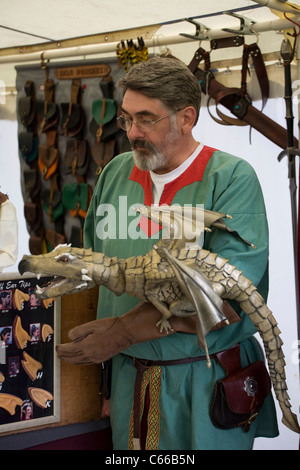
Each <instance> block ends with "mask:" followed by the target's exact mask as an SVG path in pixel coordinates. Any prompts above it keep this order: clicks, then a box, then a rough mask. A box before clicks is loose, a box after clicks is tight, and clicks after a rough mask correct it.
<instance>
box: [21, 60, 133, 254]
mask: <svg viewBox="0 0 300 470" xmlns="http://www.w3.org/2000/svg"><path fill="white" fill-rule="evenodd" d="M67 65H68V67H67V68H66V67H65V66H66V63H62V62H60V63H58V64H50V63H49V61H48V62H47V63H45V61H44V60H43V59H41V64H40V65H39V64H37V65H33V66H31V67H30V70H28V68H26V67H23V66H20V67H18V70H17V91H18V126H19V129H18V146H19V156H20V167H21V185H22V194H23V199H24V214H25V217H26V223H27V230H28V233H29V250H30V252H31V254H35V255H37V254H41V253H46V252H48V251H51V250H53V248H55V246H57V245H58V244H63V243H71V244H72V245H73V246H77V247H82V246H83V235H82V234H83V223H84V220H85V217H86V213H87V209H88V206H89V203H90V199H91V194H92V191H93V189H94V187H95V185H96V182H97V179H98V177H99V174H100V173H101V171H102V169H103V168H104V166H105V165H106V164H107V163H108V162H109V161H110V160H111V159H112V158H113V157H114V156H115V155H117V154H119V153H120V147H121V140H122V139H123V137H124V135H125V133H124V131H122V130H121V129H120V127H119V126H118V123H117V120H116V117H117V112H118V108H119V105H120V102H121V97H120V96H118V95H117V91H116V90H115V85H114V84H115V82H117V81H118V80H119V78H121V76H122V75H124V73H125V72H124V71H123V70H122V69H120V67H118V62H117V60H116V59H113V60H112V59H107V60H103V61H101V63H97V64H96V65H95V61H93V60H92V61H85V65H84V66H83V65H82V63H77V62H74V63H70V62H68V63H67ZM70 65H71V66H70ZM59 70H60V71H61V72H62V73H57V71H59ZM96 70H97V71H101V73H96V72H95V71H96ZM70 72H72V73H71V74H70ZM91 72H92V73H91ZM122 151H123V149H122Z"/></svg>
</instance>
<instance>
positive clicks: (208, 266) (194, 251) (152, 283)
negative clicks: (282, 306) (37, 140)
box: [19, 246, 300, 433]
mask: <svg viewBox="0 0 300 470" xmlns="http://www.w3.org/2000/svg"><path fill="white" fill-rule="evenodd" d="M158 251H159V250H158ZM158 251H157V250H156V249H155V248H154V249H152V250H151V251H150V252H149V253H148V254H146V255H145V256H138V257H131V258H128V259H117V258H109V257H107V256H105V255H104V254H102V253H93V252H92V251H91V250H84V249H79V248H72V247H70V246H59V247H57V248H56V249H55V250H53V251H52V252H50V253H48V254H45V255H38V256H26V255H25V256H24V257H23V259H22V261H21V262H20V265H19V270H20V272H21V274H23V273H24V272H26V271H27V272H31V273H36V274H40V273H42V274H43V275H47V276H62V277H63V279H64V281H63V283H60V284H59V285H58V286H56V285H55V284H53V285H51V284H50V285H48V286H47V287H46V288H44V289H38V291H37V293H38V295H39V297H40V298H49V297H57V296H61V295H66V294H71V293H74V292H80V291H82V290H85V289H88V288H91V287H93V286H94V285H100V284H102V285H104V286H106V287H107V288H108V289H110V290H111V291H113V292H114V293H115V294H116V295H121V294H122V293H123V292H126V293H128V294H130V295H133V296H135V297H137V298H138V299H140V300H142V301H146V302H152V303H154V304H155V306H156V307H157V308H158V309H159V310H160V311H161V312H162V323H161V328H166V329H167V328H168V318H169V317H170V316H172V315H194V314H195V309H194V308H193V306H192V305H191V303H190V302H189V301H188V299H185V300H186V302H185V306H186V308H184V312H183V311H182V300H183V299H184V296H183V294H182V291H181V289H180V285H179V283H178V280H177V278H176V276H175V275H174V272H173V270H172V268H171V267H170V265H169V264H168V263H167V262H166V261H165V260H164V259H163V258H162V257H160V255H159V254H158ZM172 255H173V256H174V257H175V258H177V259H179V260H181V261H183V262H184V263H186V265H188V266H189V267H192V268H193V269H196V270H197V269H200V270H201V272H202V273H203V274H204V275H205V277H206V278H207V279H208V280H209V281H210V283H211V285H212V287H213V289H214V291H215V292H216V293H217V294H218V295H219V296H220V297H221V298H222V299H231V300H235V301H237V302H238V303H239V305H240V307H241V308H242V310H243V311H244V312H245V313H246V314H247V315H248V316H249V318H250V320H251V321H252V322H253V323H254V325H255V326H256V328H257V330H258V332H259V334H260V336H261V338H262V340H263V344H264V347H265V352H266V357H267V361H268V366H269V371H270V377H271V381H272V384H273V387H274V391H275V394H276V398H277V400H278V402H279V404H280V407H281V410H282V413H283V419H282V421H283V423H284V424H285V425H286V426H287V427H288V428H290V429H291V430H293V431H295V432H297V433H300V428H299V425H298V422H297V417H296V415H295V414H294V413H292V412H291V405H290V402H289V396H288V394H287V384H286V380H285V370H284V366H285V361H284V354H283V351H282V347H281V346H282V340H281V338H280V336H279V335H280V330H279V328H278V326H277V322H276V320H275V318H274V316H273V315H272V312H271V311H270V310H269V309H268V307H267V306H266V304H265V302H264V300H263V298H262V297H261V295H260V294H259V293H258V291H257V289H256V288H255V286H254V285H253V284H252V282H251V281H250V280H249V279H247V278H246V277H245V276H243V275H242V273H241V271H239V270H237V269H236V268H235V267H234V266H232V265H230V264H229V263H228V261H227V260H226V259H223V258H221V257H219V256H218V255H216V254H214V253H211V252H209V251H206V250H204V249H201V248H199V247H195V246H194V247H189V248H182V249H175V250H173V251H172ZM178 306H180V310H178V309H177V310H176V307H178Z"/></svg>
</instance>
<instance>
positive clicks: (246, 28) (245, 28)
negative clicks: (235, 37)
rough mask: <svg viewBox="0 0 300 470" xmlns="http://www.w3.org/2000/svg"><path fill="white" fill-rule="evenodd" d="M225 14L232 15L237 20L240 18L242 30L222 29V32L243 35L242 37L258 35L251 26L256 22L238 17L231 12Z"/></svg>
mask: <svg viewBox="0 0 300 470" xmlns="http://www.w3.org/2000/svg"><path fill="white" fill-rule="evenodd" d="M223 13H224V14H225V15H230V16H234V17H235V18H238V19H239V20H240V29H230V28H222V31H226V32H227V33H233V34H242V35H246V34H256V33H255V32H254V31H252V29H251V26H252V25H254V24H255V23H256V21H253V20H250V18H246V17H245V16H242V15H237V14H236V13H232V12H231V11H224V12H223Z"/></svg>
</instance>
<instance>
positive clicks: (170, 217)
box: [135, 204, 255, 250]
mask: <svg viewBox="0 0 300 470" xmlns="http://www.w3.org/2000/svg"><path fill="white" fill-rule="evenodd" d="M135 210H136V211H137V212H139V213H140V214H141V216H142V217H146V218H148V219H151V220H152V221H154V222H156V223H158V224H160V225H161V226H162V227H163V228H164V231H163V233H162V238H161V241H160V242H159V244H160V245H161V246H165V247H168V249H169V250H173V249H176V248H178V249H181V248H184V247H185V246H186V244H187V243H190V244H198V245H200V246H201V244H203V242H202V243H201V236H203V234H204V232H205V231H211V227H215V228H218V229H221V230H225V231H227V232H229V233H231V234H232V235H234V236H235V237H238V238H239V239H240V240H242V241H243V242H244V243H246V244H247V245H250V246H252V248H255V246H254V245H252V244H251V243H250V242H248V241H247V240H245V239H244V238H242V237H241V236H240V235H239V234H238V232H236V231H235V230H232V229H231V228H230V227H227V225H226V224H225V222H224V220H223V219H224V218H227V219H231V217H230V216H229V215H227V214H223V213H222V212H214V211H209V210H206V209H204V208H203V207H202V206H201V205H197V206H196V207H192V206H189V205H186V206H179V205H176V204H174V205H172V206H168V205H162V206H155V205H152V206H140V207H138V208H136V209H135Z"/></svg>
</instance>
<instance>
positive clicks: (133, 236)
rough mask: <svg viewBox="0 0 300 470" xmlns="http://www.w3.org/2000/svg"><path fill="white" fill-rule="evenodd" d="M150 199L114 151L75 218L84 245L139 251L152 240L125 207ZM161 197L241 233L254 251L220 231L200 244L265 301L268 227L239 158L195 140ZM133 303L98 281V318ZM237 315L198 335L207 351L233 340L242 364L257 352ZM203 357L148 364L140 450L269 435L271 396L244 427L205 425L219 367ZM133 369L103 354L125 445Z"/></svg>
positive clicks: (146, 178)
mask: <svg viewBox="0 0 300 470" xmlns="http://www.w3.org/2000/svg"><path fill="white" fill-rule="evenodd" d="M151 203H152V188H151V179H150V175H149V173H148V172H143V171H140V170H138V169H137V168H136V167H135V166H134V163H133V159H132V154H131V152H129V153H125V154H122V155H120V156H118V157H116V158H114V159H113V160H112V161H111V163H110V164H109V165H107V166H106V167H105V168H104V170H103V172H102V174H101V176H100V178H99V181H98V183H97V186H96V188H95V191H94V194H93V198H92V201H91V204H90V207H89V211H88V214H87V218H86V223H85V230H84V240H85V246H86V247H91V248H92V249H93V250H94V251H98V252H104V253H105V254H106V255H108V256H111V257H112V256H117V257H118V258H128V257H129V256H137V255H141V254H145V253H147V252H148V251H149V250H150V249H151V247H152V245H153V244H154V243H155V241H157V238H156V239H154V240H153V237H152V239H151V237H148V236H147V235H146V234H145V233H144V231H143V230H141V229H140V227H139V226H138V223H137V222H138V218H137V217H138V216H137V214H136V213H135V212H134V211H133V210H132V209H131V207H132V206H137V205H138V204H147V205H149V204H151ZM161 203H167V204H180V205H184V204H190V205H193V206H195V205H196V204H203V205H204V207H205V209H209V210H213V211H219V212H223V213H226V214H229V215H231V216H232V220H230V219H226V224H227V225H228V226H232V227H233V228H234V229H235V230H237V231H238V232H239V233H240V235H241V236H243V237H244V238H245V239H247V240H249V241H251V243H253V244H254V245H255V246H256V247H257V248H256V250H254V249H253V248H251V247H249V246H248V245H246V244H244V243H243V242H242V241H240V240H239V239H237V238H235V237H233V236H232V235H230V234H228V233H227V232H224V231H221V230H213V232H211V233H208V234H206V235H205V240H204V248H205V249H208V250H210V251H212V252H214V253H217V254H218V255H219V256H222V257H223V258H226V259H228V260H229V262H230V264H232V265H234V266H235V267H236V268H238V269H240V270H241V271H243V274H244V275H245V276H246V277H248V278H249V279H250V280H251V281H252V282H253V284H254V285H255V286H257V288H258V290H259V291H260V293H261V294H262V295H263V297H264V298H265V299H266V297H267V292H268V276H267V273H268V225H267V218H266V213H265V207H264V201H263V196H262V192H261V188H260V185H259V182H258V179H257V177H256V174H255V172H254V170H253V169H252V167H251V166H250V165H249V164H248V163H247V162H245V161H244V160H242V159H239V158H237V157H234V156H232V155H229V154H227V153H224V152H220V151H217V150H214V149H211V148H209V147H206V146H204V148H203V149H202V151H201V152H200V154H199V155H198V157H197V158H196V159H195V160H194V162H193V163H192V164H191V165H190V167H189V168H188V169H187V170H186V171H185V172H184V173H183V174H182V175H181V176H179V177H178V178H177V179H176V180H175V181H173V182H171V183H168V184H167V185H166V187H165V189H164V192H163V194H162V196H161V200H160V204H161ZM127 228H128V230H127ZM156 236H158V234H156V235H155V236H154V237H156ZM138 302H139V301H138V300H137V299H135V298H133V297H131V296H129V295H127V294H123V295H121V296H119V297H117V296H115V294H113V293H112V292H110V291H109V290H108V289H106V288H104V287H103V286H102V287H100V301H99V305H98V317H99V318H103V317H109V316H120V315H122V314H124V313H126V312H127V311H128V310H130V309H131V308H132V307H133V306H134V305H136V303H138ZM241 316H242V321H241V322H239V323H236V324H233V325H230V326H227V327H226V328H223V329H221V330H218V331H214V332H210V333H209V334H208V335H207V337H206V340H207V344H208V348H209V352H210V353H214V352H217V351H221V350H224V349H227V348H229V347H230V346H232V345H234V344H236V343H237V342H240V343H241V360H242V366H244V365H247V364H248V363H251V362H254V361H255V360H257V359H259V358H260V351H259V348H258V346H257V344H256V341H255V339H254V338H253V334H254V333H256V329H255V327H254V325H253V324H252V322H251V321H250V320H249V318H248V317H247V316H246V315H244V313H243V312H241ZM125 353H126V354H128V355H129V356H134V357H137V358H144V359H150V360H166V359H178V358H184V357H191V356H199V355H200V354H204V351H203V350H201V349H199V346H198V343H197V337H196V335H190V334H186V333H175V334H172V335H170V336H167V337H165V338H162V339H159V340H153V341H148V342H144V343H141V344H136V345H133V346H131V347H130V348H129V349H127V350H126V351H125ZM212 362H213V363H212V367H211V368H210V369H208V368H207V365H206V362H205V361H200V362H194V363H189V364H184V365H176V366H163V367H161V368H159V371H158V370H157V368H155V369H153V370H152V371H149V374H148V376H147V380H148V384H149V390H150V395H151V397H152V407H151V408H150V412H149V419H150V420H149V422H148V426H149V432H148V434H149V435H148V441H147V446H148V448H149V449H156V448H158V449H166V450H191V449H192V450H201V449H203V450H209V449H213V450H218V449H236V450H238V449H242V450H246V449H250V448H251V446H252V443H253V439H254V437H257V436H265V437H274V436H277V435H278V428H277V421H276V413H275V408H274V403H273V399H272V396H271V394H270V396H269V397H268V398H267V399H266V400H265V404H264V406H263V408H262V410H261V411H260V413H259V416H258V418H257V419H256V420H255V421H254V422H253V423H252V424H251V426H250V431H249V432H248V433H245V432H244V431H243V430H242V429H240V428H236V429H232V430H229V431H224V430H220V429H217V428H216V427H214V426H213V425H212V423H211V421H210V417H209V408H210V404H211V401H212V397H213V392H214V385H215V383H216V381H217V380H218V379H219V378H221V377H223V376H224V375H225V374H224V370H223V369H222V367H221V366H220V365H218V364H216V363H215V362H214V361H212ZM135 374H136V369H135V366H134V365H133V362H132V360H131V359H128V358H127V357H126V356H125V355H123V354H119V355H117V356H116V357H115V358H114V359H113V377H112V396H111V426H112V431H113V442H114V449H118V450H122V449H128V448H130V447H131V437H132V436H131V424H130V423H131V412H132V404H133V392H134V382H135ZM145 380H146V379H145ZM147 380H146V381H147Z"/></svg>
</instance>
